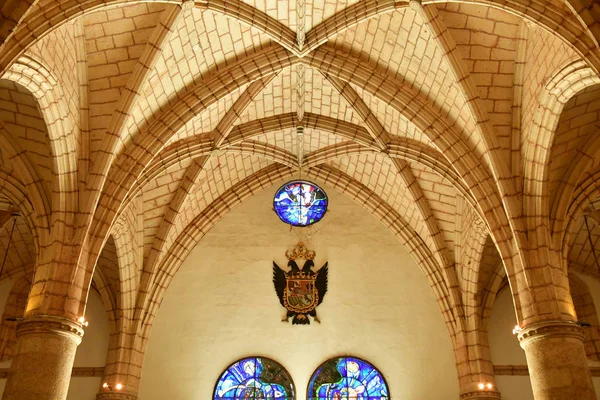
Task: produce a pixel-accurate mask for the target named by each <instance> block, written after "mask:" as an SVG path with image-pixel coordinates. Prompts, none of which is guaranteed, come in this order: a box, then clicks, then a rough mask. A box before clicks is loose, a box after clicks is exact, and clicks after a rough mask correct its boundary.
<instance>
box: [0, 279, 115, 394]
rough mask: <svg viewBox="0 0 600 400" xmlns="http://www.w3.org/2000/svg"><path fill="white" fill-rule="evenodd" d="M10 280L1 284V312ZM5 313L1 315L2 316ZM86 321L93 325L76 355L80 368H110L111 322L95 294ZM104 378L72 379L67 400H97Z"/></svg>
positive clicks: (0, 390) (1, 387)
mask: <svg viewBox="0 0 600 400" xmlns="http://www.w3.org/2000/svg"><path fill="white" fill-rule="evenodd" d="M10 285H11V283H10V280H4V281H2V282H0V310H4V306H5V305H6V298H7V297H8V293H9V292H10ZM1 314H2V311H0V315H1ZM85 317H86V319H87V320H88V321H89V322H90V325H89V327H88V328H86V330H85V335H84V336H83V340H82V342H81V344H80V345H79V347H78V349H77V354H76V355H75V366H76V367H102V366H104V365H105V364H106V353H107V352H108V339H109V330H108V318H107V316H106V312H105V311H104V306H103V305H102V301H101V300H100V296H98V295H97V294H96V293H95V292H91V293H90V296H89V300H88V305H87V311H86V316H85ZM8 367H10V361H8V362H3V363H0V368H8ZM101 379H102V378H89V377H76V378H73V379H71V383H70V385H69V393H68V396H67V400H94V399H95V398H96V393H98V389H99V387H100V381H101ZM5 384H6V379H0V397H1V396H2V393H3V392H4V385H5Z"/></svg>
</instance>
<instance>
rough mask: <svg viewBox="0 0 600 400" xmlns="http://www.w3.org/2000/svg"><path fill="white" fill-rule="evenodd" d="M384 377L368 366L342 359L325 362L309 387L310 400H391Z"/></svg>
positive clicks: (347, 358) (362, 362)
mask: <svg viewBox="0 0 600 400" xmlns="http://www.w3.org/2000/svg"><path fill="white" fill-rule="evenodd" d="M389 398H390V395H389V391H388V387H387V384H386V383H385V379H383V376H382V375H381V373H380V372H379V371H378V370H377V369H376V368H375V367H374V366H372V365H371V364H369V363H368V362H366V361H364V360H361V359H359V358H355V357H340V358H334V359H331V360H328V361H326V362H324V363H323V364H322V365H321V366H320V367H319V368H318V369H317V370H316V371H315V373H314V374H313V376H312V377H311V379H310V383H309V386H308V399H309V400H347V399H363V400H389Z"/></svg>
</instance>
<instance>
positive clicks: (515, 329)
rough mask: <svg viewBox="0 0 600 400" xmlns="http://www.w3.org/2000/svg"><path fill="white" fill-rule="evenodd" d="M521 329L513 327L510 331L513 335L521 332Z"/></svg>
mask: <svg viewBox="0 0 600 400" xmlns="http://www.w3.org/2000/svg"><path fill="white" fill-rule="evenodd" d="M522 330H523V329H522V328H521V327H520V326H519V325H515V327H514V328H513V330H512V333H513V335H516V334H518V333H519V332H521V331H522Z"/></svg>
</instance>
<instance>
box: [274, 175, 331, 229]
mask: <svg viewBox="0 0 600 400" xmlns="http://www.w3.org/2000/svg"><path fill="white" fill-rule="evenodd" d="M327 204H328V200H327V194H325V191H324V190H323V189H321V188H320V187H318V186H317V185H315V184H314V183H312V182H308V181H291V182H288V183H286V184H285V185H283V186H282V187H280V188H279V190H277V193H275V198H274V199H273V208H274V209H275V212H276V213H277V216H278V217H279V218H280V219H281V220H282V221H283V222H285V223H286V224H289V225H293V226H308V225H312V224H314V223H316V222H319V221H320V220H321V218H323V216H324V215H325V212H326V211H327Z"/></svg>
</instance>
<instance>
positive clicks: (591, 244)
mask: <svg viewBox="0 0 600 400" xmlns="http://www.w3.org/2000/svg"><path fill="white" fill-rule="evenodd" d="M583 220H584V221H585V227H586V228H587V231H588V241H589V243H590V247H591V248H592V252H593V253H594V260H595V261H596V268H597V269H598V271H600V265H599V264H598V256H596V247H594V245H593V243H592V232H591V231H590V226H589V225H588V217H587V215H584V216H583Z"/></svg>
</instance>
